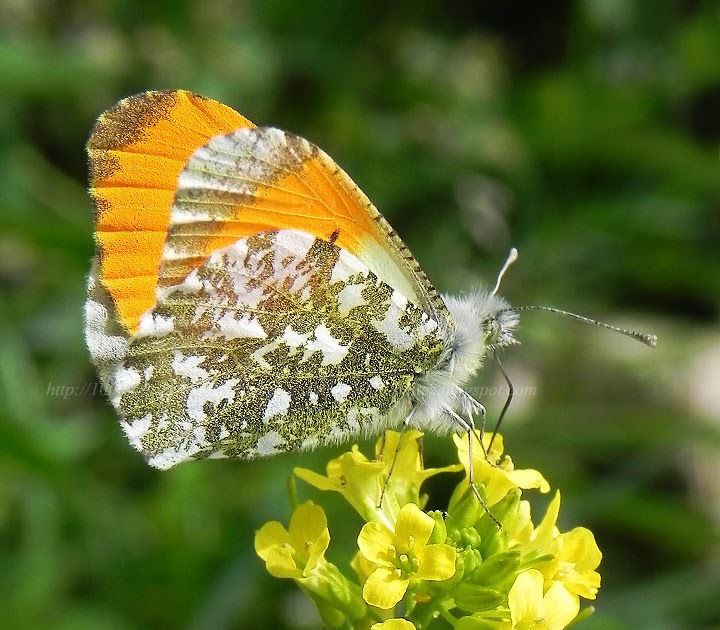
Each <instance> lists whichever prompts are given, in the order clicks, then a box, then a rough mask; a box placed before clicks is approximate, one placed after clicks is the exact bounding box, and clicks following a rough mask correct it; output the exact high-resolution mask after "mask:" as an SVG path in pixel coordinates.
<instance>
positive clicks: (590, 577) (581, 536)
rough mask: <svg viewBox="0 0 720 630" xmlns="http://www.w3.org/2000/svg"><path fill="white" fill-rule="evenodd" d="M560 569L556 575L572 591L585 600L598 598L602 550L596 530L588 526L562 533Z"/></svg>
mask: <svg viewBox="0 0 720 630" xmlns="http://www.w3.org/2000/svg"><path fill="white" fill-rule="evenodd" d="M557 556H558V568H557V575H556V576H555V577H554V579H555V580H558V581H560V582H562V583H563V585H564V586H565V588H567V589H568V590H569V591H570V592H571V593H575V594H576V595H579V596H580V597H584V598H585V599H595V595H597V592H598V589H599V588H600V574H599V573H598V572H597V571H595V569H597V567H598V565H599V564H600V560H601V559H602V552H601V551H600V549H599V548H598V546H597V543H596V542H595V537H594V536H593V533H592V532H591V531H590V530H589V529H586V528H585V527H576V528H575V529H573V530H571V531H569V532H567V533H566V534H560V536H559V537H558V553H557Z"/></svg>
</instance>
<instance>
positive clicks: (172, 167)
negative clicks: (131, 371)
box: [88, 90, 252, 334]
mask: <svg viewBox="0 0 720 630" xmlns="http://www.w3.org/2000/svg"><path fill="white" fill-rule="evenodd" d="M249 126H252V123H251V122H250V121H249V120H247V119H246V118H244V117H243V116H241V115H240V114H238V113H237V112H235V111H234V110H232V109H230V108H229V107H226V106H225V105H222V104H220V103H218V102H216V101H213V100H211V99H208V98H205V97H202V96H198V95H195V94H191V93H189V92H185V91H182V90H177V91H170V92H145V93H144V94H139V95H137V96H132V97H130V98H127V99H124V100H122V101H120V102H119V103H118V104H117V105H116V106H115V107H113V108H112V109H110V110H108V111H107V112H105V113H104V114H103V115H102V116H101V117H100V118H99V120H98V121H97V123H96V125H95V128H94V129H93V131H92V134H91V135H90V139H89V141H88V155H89V158H90V194H91V196H92V198H93V202H94V204H95V208H96V236H95V238H96V243H97V248H98V256H99V276H100V280H101V282H102V284H103V286H104V287H105V289H106V290H107V292H108V293H109V295H110V297H111V298H112V301H113V305H114V306H115V310H116V313H117V317H118V318H119V320H120V322H121V323H122V325H123V327H124V328H125V329H126V330H127V331H128V332H129V333H130V334H134V333H135V332H136V331H137V326H138V319H139V317H140V315H142V313H144V312H145V311H146V310H147V309H149V308H151V307H152V306H153V305H154V304H155V286H156V284H157V279H158V268H159V265H160V260H161V256H162V247H163V243H164V242H165V238H166V236H167V229H168V223H169V220H170V209H171V207H172V202H173V197H174V194H175V189H176V187H177V178H178V174H179V173H180V171H181V170H182V169H183V167H184V166H185V163H186V162H187V160H188V158H189V157H190V155H191V154H192V153H193V151H195V150H196V149H197V148H198V147H200V146H202V145H204V144H205V143H206V142H207V141H208V140H209V139H210V138H211V137H213V136H216V135H218V134H226V133H229V132H231V131H233V130H235V129H238V128H240V127H249Z"/></svg>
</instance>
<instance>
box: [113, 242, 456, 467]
mask: <svg viewBox="0 0 720 630" xmlns="http://www.w3.org/2000/svg"><path fill="white" fill-rule="evenodd" d="M443 332H444V331H443V330H442V329H441V328H440V327H439V326H438V324H437V323H436V322H435V321H434V320H433V319H431V318H429V317H428V315H427V314H426V313H425V312H424V311H423V310H422V309H420V308H418V307H417V306H415V305H414V304H412V302H409V301H408V300H407V299H405V298H404V297H403V296H402V295H401V294H400V293H399V292H398V291H396V290H394V289H393V288H391V287H390V286H389V285H387V284H385V283H384V282H382V281H381V280H379V279H378V278H377V276H376V275H375V274H374V273H372V272H371V271H369V270H368V268H367V267H366V266H365V265H364V264H363V263H362V262H360V261H359V260H358V259H357V258H355V257H354V256H353V255H352V254H350V253H349V252H347V251H346V250H343V249H342V248H339V247H338V246H337V245H335V244H334V243H332V242H329V241H326V240H323V239H318V238H316V237H314V236H313V235H311V234H308V233H306V232H302V231H298V230H292V229H285V230H279V231H271V232H262V233H259V234H256V235H253V236H250V237H246V238H241V239H238V240H237V241H236V242H235V243H233V244H232V245H229V246H227V247H225V248H222V249H219V250H217V251H215V252H214V253H212V254H211V255H210V256H209V257H208V259H207V260H206V261H205V262H204V263H202V264H201V265H200V266H199V267H198V268H196V269H194V270H193V271H192V272H190V274H189V275H188V276H187V277H186V278H185V280H184V281H183V282H182V283H180V284H179V285H176V286H174V287H170V288H167V289H160V290H159V291H158V304H157V305H156V307H155V308H154V309H153V310H152V311H150V312H148V313H146V314H145V315H144V316H143V317H142V318H141V320H140V326H139V330H138V333H137V335H136V336H135V337H134V338H133V339H132V340H131V342H130V346H129V349H128V353H127V357H126V358H125V360H124V361H123V362H122V364H121V365H118V368H117V370H116V378H115V381H114V383H113V386H112V388H111V392H110V393H111V399H112V401H113V404H114V405H115V407H116V409H117V410H118V412H119V414H120V416H121V419H122V423H123V426H124V428H125V431H126V433H127V434H128V437H129V438H130V440H131V442H133V444H134V445H135V446H136V447H137V448H138V449H139V450H141V451H142V452H143V453H144V454H145V456H146V457H147V458H148V459H149V461H150V463H151V464H153V465H155V466H157V467H160V468H167V467H169V466H172V465H173V464H175V463H178V462H179V461H183V460H185V459H188V458H199V457H209V456H233V457H241V458H251V457H256V456H265V455H271V454H274V453H278V452H284V451H288V450H294V449H298V448H308V447H311V446H313V445H315V444H318V443H332V442H337V441H339V440H341V439H344V438H345V437H346V436H349V435H353V434H358V433H361V432H363V431H369V432H373V433H374V432H377V431H379V430H381V429H382V428H383V427H385V426H387V425H388V424H390V423H392V422H393V421H395V422H398V421H402V417H403V414H405V413H406V412H407V410H408V408H409V406H410V402H411V401H409V400H408V399H407V393H408V392H409V390H410V388H411V385H412V384H413V381H414V379H415V378H416V377H417V375H418V374H421V373H423V372H425V371H427V370H428V369H429V368H430V367H432V366H433V365H435V364H436V363H437V362H438V357H439V355H440V354H441V353H442V351H443V347H444V346H443V341H442V339H443ZM398 416H399V417H398Z"/></svg>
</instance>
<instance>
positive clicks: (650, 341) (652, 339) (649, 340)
mask: <svg viewBox="0 0 720 630" xmlns="http://www.w3.org/2000/svg"><path fill="white" fill-rule="evenodd" d="M645 343H646V344H647V345H648V346H650V347H651V348H654V347H656V346H657V337H656V336H655V335H645Z"/></svg>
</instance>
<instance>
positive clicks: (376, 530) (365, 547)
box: [357, 523, 394, 564]
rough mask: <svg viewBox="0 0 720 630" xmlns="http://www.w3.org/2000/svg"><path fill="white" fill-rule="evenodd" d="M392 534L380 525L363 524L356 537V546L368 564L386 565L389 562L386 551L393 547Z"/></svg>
mask: <svg viewBox="0 0 720 630" xmlns="http://www.w3.org/2000/svg"><path fill="white" fill-rule="evenodd" d="M393 540H394V539H393V534H392V532H391V531H389V530H388V528H387V527H385V526H384V525H382V524H380V523H365V525H363V527H362V529H361V530H360V534H359V535H358V539H357V544H358V548H359V549H360V553H362V555H363V556H365V557H366V558H367V559H368V560H369V561H370V562H374V563H375V564H387V563H389V562H390V558H389V556H388V549H389V548H390V547H391V546H393Z"/></svg>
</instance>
